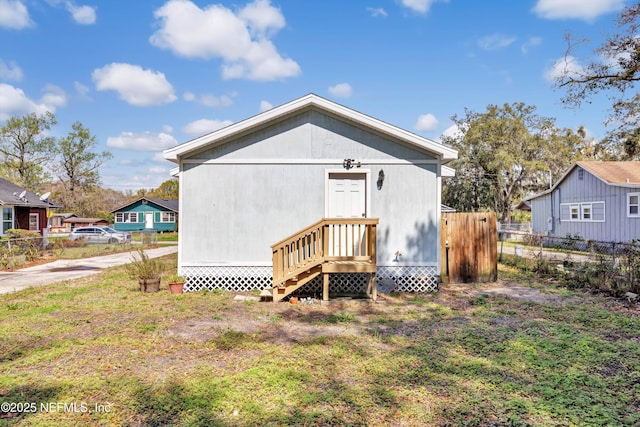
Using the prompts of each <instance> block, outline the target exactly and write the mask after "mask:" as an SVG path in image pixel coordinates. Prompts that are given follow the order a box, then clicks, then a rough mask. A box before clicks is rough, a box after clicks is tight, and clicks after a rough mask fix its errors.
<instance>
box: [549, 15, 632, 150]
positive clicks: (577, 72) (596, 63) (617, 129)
mask: <svg viewBox="0 0 640 427" xmlns="http://www.w3.org/2000/svg"><path fill="white" fill-rule="evenodd" d="M617 23H618V33H617V34H613V35H611V36H609V37H608V38H607V39H606V40H605V41H604V43H603V44H602V45H600V46H599V47H598V48H596V49H595V50H593V55H592V56H591V59H588V60H587V61H586V65H584V66H582V65H580V62H582V60H581V59H580V57H579V54H578V51H579V48H580V47H581V46H582V45H584V44H585V43H586V41H585V40H576V39H574V38H573V37H572V36H571V35H570V34H568V35H567V36H566V39H567V43H568V48H567V51H566V52H565V60H564V66H563V69H562V70H561V74H560V75H559V77H558V78H557V84H558V86H559V87H561V88H564V89H565V90H566V93H565V95H564V97H563V99H562V101H563V103H564V104H565V105H567V106H569V107H579V106H580V105H581V104H582V103H584V102H592V98H593V97H594V96H595V95H597V94H603V95H606V96H607V97H608V98H609V102H610V103H611V111H610V116H609V118H608V119H607V120H606V123H607V124H608V125H612V126H613V127H612V128H611V130H610V131H609V132H608V134H607V137H606V138H604V139H603V140H602V141H600V142H599V143H598V144H597V145H596V154H598V155H599V157H600V158H603V159H625V160H631V159H638V158H640V130H639V128H638V115H639V114H640V95H639V94H638V93H637V91H636V90H635V85H636V82H637V81H638V80H640V38H638V34H639V33H640V2H636V3H635V4H633V5H630V6H628V7H626V8H625V9H624V10H623V11H622V12H621V14H620V15H619V16H618V21H617Z"/></svg>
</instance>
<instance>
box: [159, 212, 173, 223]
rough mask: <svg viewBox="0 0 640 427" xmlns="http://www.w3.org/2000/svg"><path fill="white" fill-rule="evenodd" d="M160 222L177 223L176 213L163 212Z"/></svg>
mask: <svg viewBox="0 0 640 427" xmlns="http://www.w3.org/2000/svg"><path fill="white" fill-rule="evenodd" d="M160 222H176V213H175V212H162V214H161V215H160Z"/></svg>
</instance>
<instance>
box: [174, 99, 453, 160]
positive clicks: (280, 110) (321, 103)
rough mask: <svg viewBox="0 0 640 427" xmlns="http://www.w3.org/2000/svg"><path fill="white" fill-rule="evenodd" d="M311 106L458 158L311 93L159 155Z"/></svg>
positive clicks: (192, 148) (445, 149)
mask: <svg viewBox="0 0 640 427" xmlns="http://www.w3.org/2000/svg"><path fill="white" fill-rule="evenodd" d="M311 106H316V107H318V108H320V109H322V110H325V111H327V112H329V113H332V114H335V115H338V116H341V117H344V118H346V119H347V120H349V121H353V122H355V123H358V124H360V125H362V126H366V127H369V128H371V129H374V130H376V131H378V132H381V133H384V134H387V135H389V136H391V137H393V138H396V139H400V140H402V141H404V142H407V143H409V144H410V145H413V146H415V147H417V148H419V149H421V150H423V151H428V152H430V153H433V154H436V156H437V157H439V158H440V160H441V161H442V162H443V163H447V162H449V161H451V160H455V159H457V158H458V152H457V151H456V150H454V149H453V148H449V147H446V146H444V145H442V144H439V143H437V142H435V141H432V140H430V139H427V138H423V137H421V136H419V135H416V134H414V133H411V132H408V131H406V130H404V129H400V128H398V127H396V126H393V125H390V124H388V123H385V122H383V121H380V120H378V119H375V118H373V117H370V116H367V115H365V114H362V113H360V112H358V111H355V110H352V109H350V108H347V107H344V106H342V105H340V104H336V103H334V102H332V101H329V100H327V99H324V98H321V97H319V96H317V95H314V94H309V95H306V96H303V97H302V98H298V99H296V100H293V101H291V102H289V103H287V104H283V105H281V106H279V107H274V108H272V109H270V110H267V111H265V112H263V113H260V114H258V115H255V116H253V117H249V118H248V119H245V120H242V121H240V122H237V123H234V124H231V125H229V126H227V127H224V128H222V129H219V130H217V131H215V132H211V133H208V134H206V135H203V136H201V137H199V138H196V139H193V140H191V141H189V142H185V143H184V144H181V145H178V146H176V147H173V148H170V149H168V150H165V151H163V156H164V158H165V159H167V160H170V161H172V162H175V163H178V162H179V158H180V157H181V156H184V155H186V154H189V153H192V152H194V151H197V150H199V149H202V148H203V147H206V146H207V145H215V144H217V143H219V142H220V141H224V140H226V139H227V138H229V137H232V136H234V135H237V134H241V133H244V132H247V131H250V130H251V129H254V128H259V127H260V126H262V125H265V124H268V123H269V122H271V121H272V120H275V119H278V118H282V117H285V116H287V115H290V114H293V113H295V112H297V111H299V110H302V109H304V108H307V107H311Z"/></svg>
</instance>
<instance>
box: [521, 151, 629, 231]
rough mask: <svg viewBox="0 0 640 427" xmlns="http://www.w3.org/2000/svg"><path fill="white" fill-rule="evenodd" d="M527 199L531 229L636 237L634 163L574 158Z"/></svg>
mask: <svg viewBox="0 0 640 427" xmlns="http://www.w3.org/2000/svg"><path fill="white" fill-rule="evenodd" d="M528 201H530V203H531V217H532V227H533V232H534V233H537V234H546V235H550V236H558V237H565V236H567V235H568V234H569V235H571V236H576V235H577V236H580V237H581V238H583V239H589V240H596V241H603V242H628V241H631V240H634V239H640V162H599V161H585V162H577V163H575V164H574V165H573V166H571V168H569V170H568V171H567V172H566V173H565V174H564V175H563V176H562V178H560V180H558V182H556V184H555V185H554V186H553V187H552V188H551V189H549V190H547V191H545V192H543V193H540V194H538V195H535V196H533V197H531V198H529V199H528Z"/></svg>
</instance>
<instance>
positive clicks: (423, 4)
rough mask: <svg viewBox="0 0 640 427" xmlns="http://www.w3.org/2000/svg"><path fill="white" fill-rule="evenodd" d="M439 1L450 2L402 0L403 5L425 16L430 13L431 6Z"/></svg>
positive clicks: (445, 0) (446, 1) (445, 1)
mask: <svg viewBox="0 0 640 427" xmlns="http://www.w3.org/2000/svg"><path fill="white" fill-rule="evenodd" d="M438 1H442V2H444V3H448V2H449V0H402V5H403V6H405V7H408V8H409V9H411V10H413V11H414V12H418V13H421V14H423V15H424V14H427V13H429V10H430V9H431V6H432V5H433V4H434V3H436V2H438Z"/></svg>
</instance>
